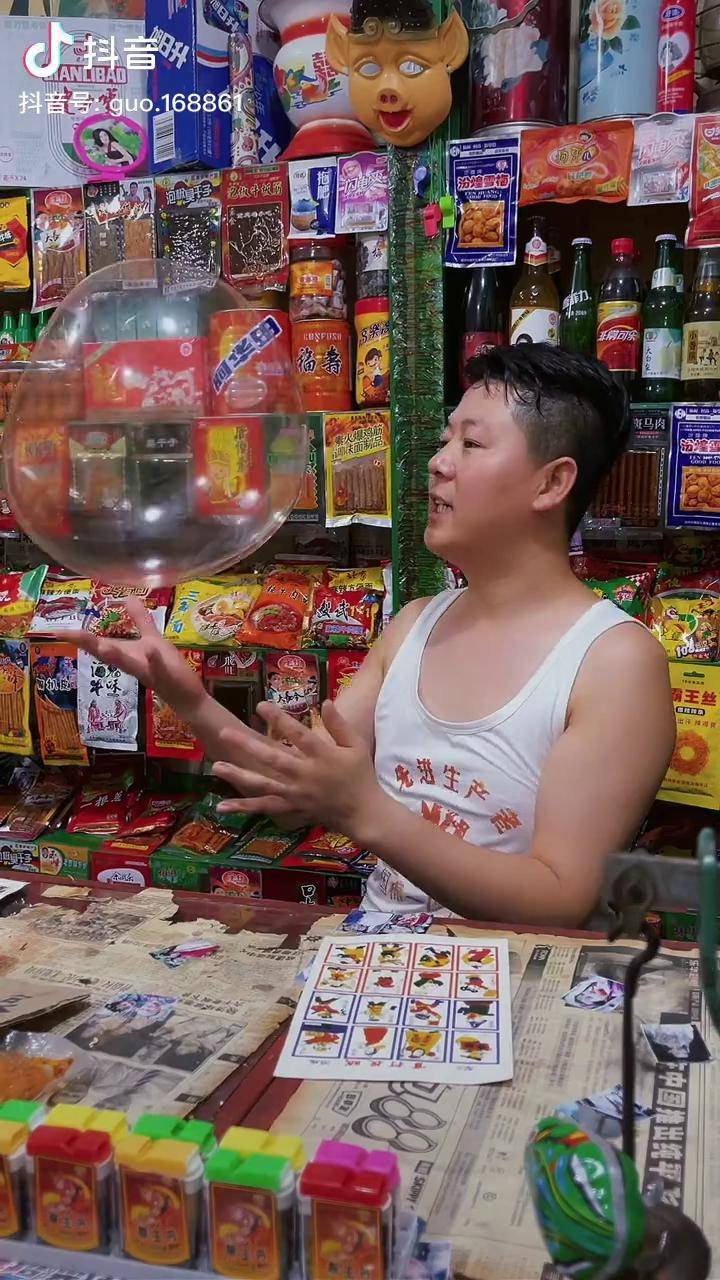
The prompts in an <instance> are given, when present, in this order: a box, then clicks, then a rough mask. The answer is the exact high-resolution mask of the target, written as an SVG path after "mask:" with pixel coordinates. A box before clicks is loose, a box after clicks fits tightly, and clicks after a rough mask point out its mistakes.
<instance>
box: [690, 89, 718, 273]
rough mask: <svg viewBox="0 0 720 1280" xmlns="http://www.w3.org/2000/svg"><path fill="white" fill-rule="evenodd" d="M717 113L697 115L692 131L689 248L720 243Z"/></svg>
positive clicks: (700, 247)
mask: <svg viewBox="0 0 720 1280" xmlns="http://www.w3.org/2000/svg"><path fill="white" fill-rule="evenodd" d="M719 184H720V114H717V113H714V114H712V115H699V116H697V117H696V119H695V129H694V132H693V149H692V162H691V165H690V221H689V223H688V229H687V232H686V235H685V244H686V246H687V248H688V249H702V248H704V247H706V246H707V247H712V246H715V245H718V244H720V202H719V201H718V185H719Z"/></svg>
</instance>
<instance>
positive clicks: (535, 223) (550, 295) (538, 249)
mask: <svg viewBox="0 0 720 1280" xmlns="http://www.w3.org/2000/svg"><path fill="white" fill-rule="evenodd" d="M559 309H560V300H559V298H558V291H557V289H556V288H555V282H554V280H553V279H552V277H551V276H550V274H549V272H548V246H547V236H546V232H545V219H544V218H543V217H539V216H536V217H534V218H533V219H532V223H531V231H530V238H529V240H528V242H527V244H526V245H525V265H524V267H523V271H522V274H521V276H520V279H519V280H518V282H517V284H516V285H515V288H514V289H513V291H512V296H511V298H510V345H511V346H515V345H516V343H518V342H549V343H551V344H552V346H557V340H558V312H559Z"/></svg>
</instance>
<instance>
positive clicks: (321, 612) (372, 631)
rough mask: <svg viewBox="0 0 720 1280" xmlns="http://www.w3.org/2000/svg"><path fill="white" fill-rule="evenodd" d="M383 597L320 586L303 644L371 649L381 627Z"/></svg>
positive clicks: (315, 595)
mask: <svg viewBox="0 0 720 1280" xmlns="http://www.w3.org/2000/svg"><path fill="white" fill-rule="evenodd" d="M380 610H381V596H380V595H378V594H377V593H376V592H373V591H352V590H344V589H341V588H332V587H325V586H322V584H320V585H319V586H317V587H316V588H315V590H314V592H313V599H312V611H311V614H310V621H309V623H308V629H307V633H306V635H305V637H304V640H303V643H304V644H308V645H319V646H321V647H322V648H326V649H355V648H357V649H367V648H368V647H369V645H371V644H372V642H373V640H374V639H375V636H376V635H377V631H378V626H379V624H380Z"/></svg>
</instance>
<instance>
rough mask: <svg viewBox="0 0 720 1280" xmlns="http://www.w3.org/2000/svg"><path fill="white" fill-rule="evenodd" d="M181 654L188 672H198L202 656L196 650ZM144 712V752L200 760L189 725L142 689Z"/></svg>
mask: <svg viewBox="0 0 720 1280" xmlns="http://www.w3.org/2000/svg"><path fill="white" fill-rule="evenodd" d="M182 655H183V657H184V659H185V661H186V662H187V664H188V666H189V667H190V669H191V671H196V672H198V673H202V665H203V655H202V652H201V651H200V650H199V649H184V650H183V651H182ZM145 710H146V716H147V732H146V746H145V750H146V752H147V754H148V755H149V756H157V757H160V758H163V759H170V760H172V759H176V760H177V759H180V760H202V758H203V749H202V745H201V743H199V742H198V740H197V738H196V737H195V734H194V733H193V731H192V729H191V728H190V726H189V725H188V724H186V723H185V721H184V720H181V719H180V717H179V716H178V715H177V713H176V712H175V711H173V709H172V707H170V706H168V704H167V702H164V701H163V699H162V698H160V697H159V696H158V694H157V693H156V692H155V690H154V689H146V690H145Z"/></svg>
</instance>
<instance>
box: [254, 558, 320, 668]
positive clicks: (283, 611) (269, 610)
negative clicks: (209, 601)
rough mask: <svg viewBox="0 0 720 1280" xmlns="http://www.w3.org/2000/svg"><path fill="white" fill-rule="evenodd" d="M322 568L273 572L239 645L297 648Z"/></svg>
mask: <svg viewBox="0 0 720 1280" xmlns="http://www.w3.org/2000/svg"><path fill="white" fill-rule="evenodd" d="M321 578H322V569H315V568H305V567H298V568H294V567H293V568H286V569H282V568H280V569H273V570H272V572H271V573H269V574H268V575H267V577H266V578H265V581H264V583H263V587H262V591H261V593H260V595H259V597H258V600H257V602H256V604H255V605H254V606H253V608H252V609H251V610H250V613H249V614H248V616H247V618H246V620H245V622H244V623H243V627H242V630H241V632H240V642H241V644H249V645H260V646H261V647H262V646H264V647H265V648H268V649H299V648H300V643H301V640H302V637H303V633H304V631H305V627H306V625H307V620H308V617H309V614H310V602H311V599H312V592H313V587H314V586H315V584H316V583H317V582H319V581H320V579H321Z"/></svg>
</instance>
